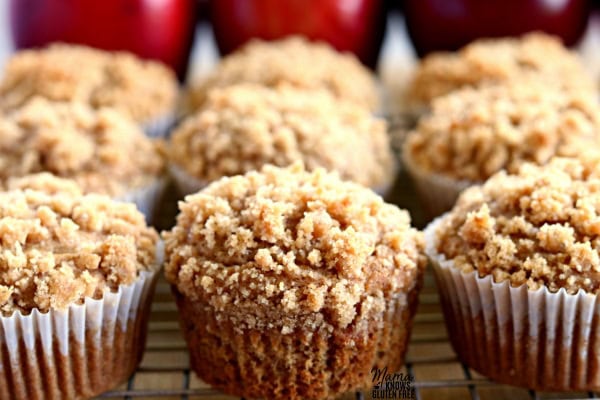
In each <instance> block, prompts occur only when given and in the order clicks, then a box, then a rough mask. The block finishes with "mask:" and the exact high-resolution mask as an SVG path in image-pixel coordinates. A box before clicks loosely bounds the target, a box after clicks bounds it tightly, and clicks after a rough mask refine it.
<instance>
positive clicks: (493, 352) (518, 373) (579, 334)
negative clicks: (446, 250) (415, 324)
mask: <svg viewBox="0 0 600 400" xmlns="http://www.w3.org/2000/svg"><path fill="white" fill-rule="evenodd" d="M440 221H441V218H438V219H436V220H435V221H434V222H432V223H431V224H429V226H428V227H427V228H426V230H425V241H426V253H427V256H428V258H429V260H430V262H431V264H432V266H433V270H434V272H435V276H436V281H437V284H438V287H439V290H440V296H441V303H442V309H443V311H444V317H445V320H446V325H447V327H448V333H449V337H450V341H451V343H452V346H453V347H454V350H455V351H456V352H457V354H458V356H459V358H460V359H461V360H462V361H464V362H465V363H466V364H468V365H469V366H470V367H471V368H473V369H475V370H477V371H478V372H480V373H481V374H483V375H486V376H488V377H490V378H491V379H493V380H496V381H499V382H502V383H507V384H511V385H516V386H523V387H527V388H530V389H537V390H547V391H550V390H552V391H565V390H582V391H591V390H598V389H599V388H600V319H599V318H600V302H599V301H598V300H597V296H596V295H592V294H589V293H586V292H584V291H581V290H580V291H579V292H578V293H577V294H575V295H572V294H568V293H567V292H566V291H565V289H564V288H563V289H560V290H559V291H558V292H554V293H553V292H550V291H549V290H548V289H547V288H546V287H543V288H540V289H538V290H529V289H528V287H527V285H521V286H519V287H512V286H511V285H510V284H509V282H508V281H504V282H501V283H496V282H494V281H493V279H492V276H491V275H488V276H486V277H484V278H480V277H478V275H477V272H469V273H466V272H462V271H460V270H459V269H458V268H455V267H454V265H453V262H452V260H447V259H445V257H444V256H443V255H442V254H439V253H438V252H437V251H436V246H437V245H436V241H437V240H436V233H435V231H436V227H437V226H438V224H439V223H440Z"/></svg>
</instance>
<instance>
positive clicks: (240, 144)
mask: <svg viewBox="0 0 600 400" xmlns="http://www.w3.org/2000/svg"><path fill="white" fill-rule="evenodd" d="M170 158H171V161H172V162H173V163H175V164H176V165H179V166H181V167H182V168H183V169H184V170H185V171H186V172H187V173H188V174H190V175H191V176H193V177H195V178H197V179H199V180H201V181H204V182H211V181H214V180H216V179H219V178H221V177H223V176H232V175H237V174H243V173H245V172H248V171H252V170H256V169H260V167H262V166H263V165H265V164H273V165H277V166H287V165H290V164H292V163H294V162H296V161H302V162H303V163H304V164H305V165H306V167H307V169H309V170H312V169H314V168H317V167H324V168H326V169H328V170H334V171H338V172H339V173H340V174H341V176H342V177H343V178H345V179H349V180H353V181H355V182H358V183H361V184H363V185H366V186H370V187H373V188H381V187H384V186H386V185H387V184H388V183H389V182H390V181H391V178H392V177H393V174H394V166H393V157H392V154H391V152H390V148H389V139H388V136H387V132H386V124H385V121H384V120H381V119H377V118H375V117H373V116H372V115H371V113H370V112H369V111H367V110H365V109H363V108H362V107H360V106H358V105H356V104H353V103H350V102H346V101H340V100H339V99H336V98H334V97H333V96H331V95H330V94H329V93H328V92H327V91H324V90H310V91H307V90H303V89H298V88H294V87H292V86H288V85H284V86H278V87H276V88H267V87H263V86H259V85H255V84H241V85H235V86H230V87H227V88H218V89H214V90H212V91H211V92H210V94H209V95H208V98H207V100H206V102H205V103H204V105H203V107H202V108H200V109H199V110H198V111H197V112H196V114H195V115H193V116H191V117H189V118H188V119H187V120H186V121H184V122H183V123H182V124H181V125H180V127H179V128H177V129H176V130H175V131H174V133H173V135H172V139H171V143H170Z"/></svg>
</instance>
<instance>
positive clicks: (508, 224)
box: [436, 158, 600, 294]
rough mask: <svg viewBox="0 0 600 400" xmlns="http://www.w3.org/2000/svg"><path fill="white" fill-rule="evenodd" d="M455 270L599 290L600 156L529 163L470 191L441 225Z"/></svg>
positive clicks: (444, 251) (440, 240)
mask: <svg viewBox="0 0 600 400" xmlns="http://www.w3.org/2000/svg"><path fill="white" fill-rule="evenodd" d="M436 235H437V236H436V238H437V242H436V245H437V249H436V251H437V252H439V253H440V254H441V255H442V256H443V257H445V258H446V259H448V260H452V261H453V263H454V265H455V266H456V268H459V269H460V270H462V271H465V272H470V271H473V270H476V271H477V273H478V274H479V276H480V277H483V276H487V275H491V276H492V277H493V279H494V280H495V281H496V282H503V281H508V282H510V284H511V285H513V286H520V285H523V284H526V285H527V286H528V288H530V289H532V290H535V289H538V288H539V287H543V286H545V287H547V288H548V289H549V290H550V291H553V292H556V291H558V290H559V289H560V288H564V289H565V290H566V291H567V292H568V293H571V294H574V293H577V291H578V290H579V289H582V290H584V291H586V292H588V293H594V294H598V293H599V292H600V257H599V255H598V254H599V252H600V160H599V159H598V158H590V159H586V160H585V161H582V160H578V159H564V158H563V159H561V158H556V159H554V160H552V161H551V162H550V163H548V164H547V165H546V166H537V165H534V164H524V165H523V166H521V168H520V169H519V171H518V173H517V174H514V175H508V174H507V173H506V172H504V171H502V172H499V173H498V174H496V175H494V176H493V177H491V178H490V179H489V180H488V181H487V182H486V183H485V184H484V185H483V186H475V187H472V188H470V189H467V190H466V191H465V192H463V194H462V195H461V196H460V198H459V200H458V202H457V204H456V205H455V207H454V209H453V210H452V211H451V212H450V213H449V214H447V215H446V216H445V217H443V218H442V219H441V221H440V223H439V226H438V228H437V230H436Z"/></svg>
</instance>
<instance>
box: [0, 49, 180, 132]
mask: <svg viewBox="0 0 600 400" xmlns="http://www.w3.org/2000/svg"><path fill="white" fill-rule="evenodd" d="M35 96H41V97H45V98H47V99H49V100H53V101H79V102H83V103H87V104H89V105H90V106H91V107H94V108H100V107H111V108H115V109H118V110H120V111H121V112H127V113H129V114H130V115H131V117H132V118H133V119H135V120H136V121H137V122H139V123H144V122H148V121H151V120H152V119H154V118H159V117H162V116H163V115H165V114H168V113H170V112H171V111H172V109H173V107H174V106H175V102H176V97H177V81H176V79H175V75H174V74H173V72H172V71H171V70H170V69H168V68H167V67H165V66H163V65H162V64H160V63H158V62H153V61H143V60H141V59H139V58H137V57H136V56H134V55H133V54H129V53H125V52H114V53H109V52H105V51H102V50H96V49H92V48H89V47H84V46H74V45H66V44H54V45H51V46H49V47H47V48H45V49H38V50H25V51H20V52H17V53H16V54H15V55H14V56H13V57H12V58H10V59H9V60H8V62H7V64H6V67H5V72H4V78H3V80H2V81H0V108H2V109H5V110H6V109H14V108H17V107H20V106H22V105H23V104H25V103H26V102H27V101H28V100H30V99H31V98H33V97H35Z"/></svg>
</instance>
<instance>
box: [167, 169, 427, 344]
mask: <svg viewBox="0 0 600 400" xmlns="http://www.w3.org/2000/svg"><path fill="white" fill-rule="evenodd" d="M180 210H181V212H180V214H179V216H178V217H177V225H176V226H175V227H174V228H173V230H172V231H170V232H165V233H163V236H164V239H165V247H166V263H165V273H166V276H167V279H168V280H169V281H170V282H171V283H172V284H174V285H176V287H177V289H178V291H179V292H181V293H182V294H183V295H184V296H186V298H189V299H190V300H191V301H192V302H196V301H199V302H200V303H202V304H207V305H210V307H211V308H213V309H214V310H215V312H216V313H217V314H218V315H220V318H228V319H230V320H231V321H235V325H236V326H237V327H238V328H239V329H242V330H243V329H266V328H276V329H281V332H282V333H283V334H287V333H290V332H292V331H294V329H295V328H297V327H299V326H302V327H303V328H306V329H313V328H314V330H316V329H335V328H340V329H343V328H345V327H348V326H349V325H351V324H353V322H355V323H357V324H358V323H359V322H357V321H358V320H360V318H361V317H360V315H369V313H370V311H369V310H371V311H373V310H379V311H378V312H383V310H384V308H385V301H386V300H389V299H390V298H393V296H395V295H396V294H398V293H399V292H403V293H406V292H408V291H409V290H410V289H412V287H413V286H414V285H416V282H417V279H416V277H417V276H419V274H420V273H421V270H422V269H423V268H424V266H425V260H424V257H423V239H422V236H421V233H420V232H418V231H417V230H415V229H413V228H411V227H410V217H409V215H408V213H407V212H405V211H401V210H399V209H398V208H396V207H395V206H393V205H389V204H386V203H385V202H384V201H383V200H382V199H381V197H379V196H377V195H376V194H374V193H373V192H372V191H370V190H368V189H365V188H363V187H362V186H360V185H358V184H355V183H351V182H344V181H341V180H340V179H339V177H338V176H337V175H336V174H332V173H327V172H325V170H323V169H317V170H315V171H313V172H311V173H309V172H305V171H304V169H303V168H302V166H301V165H299V164H295V165H293V166H291V167H288V168H285V169H280V168H276V167H273V166H265V167H264V168H263V169H262V170H261V171H260V172H256V171H254V172H250V173H248V174H246V175H244V176H235V177H232V178H223V179H221V180H219V181H217V182H215V183H213V184H211V185H210V186H208V187H207V188H206V189H204V190H203V191H201V192H200V193H198V194H195V195H191V196H188V197H186V199H185V202H182V203H180Z"/></svg>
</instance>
